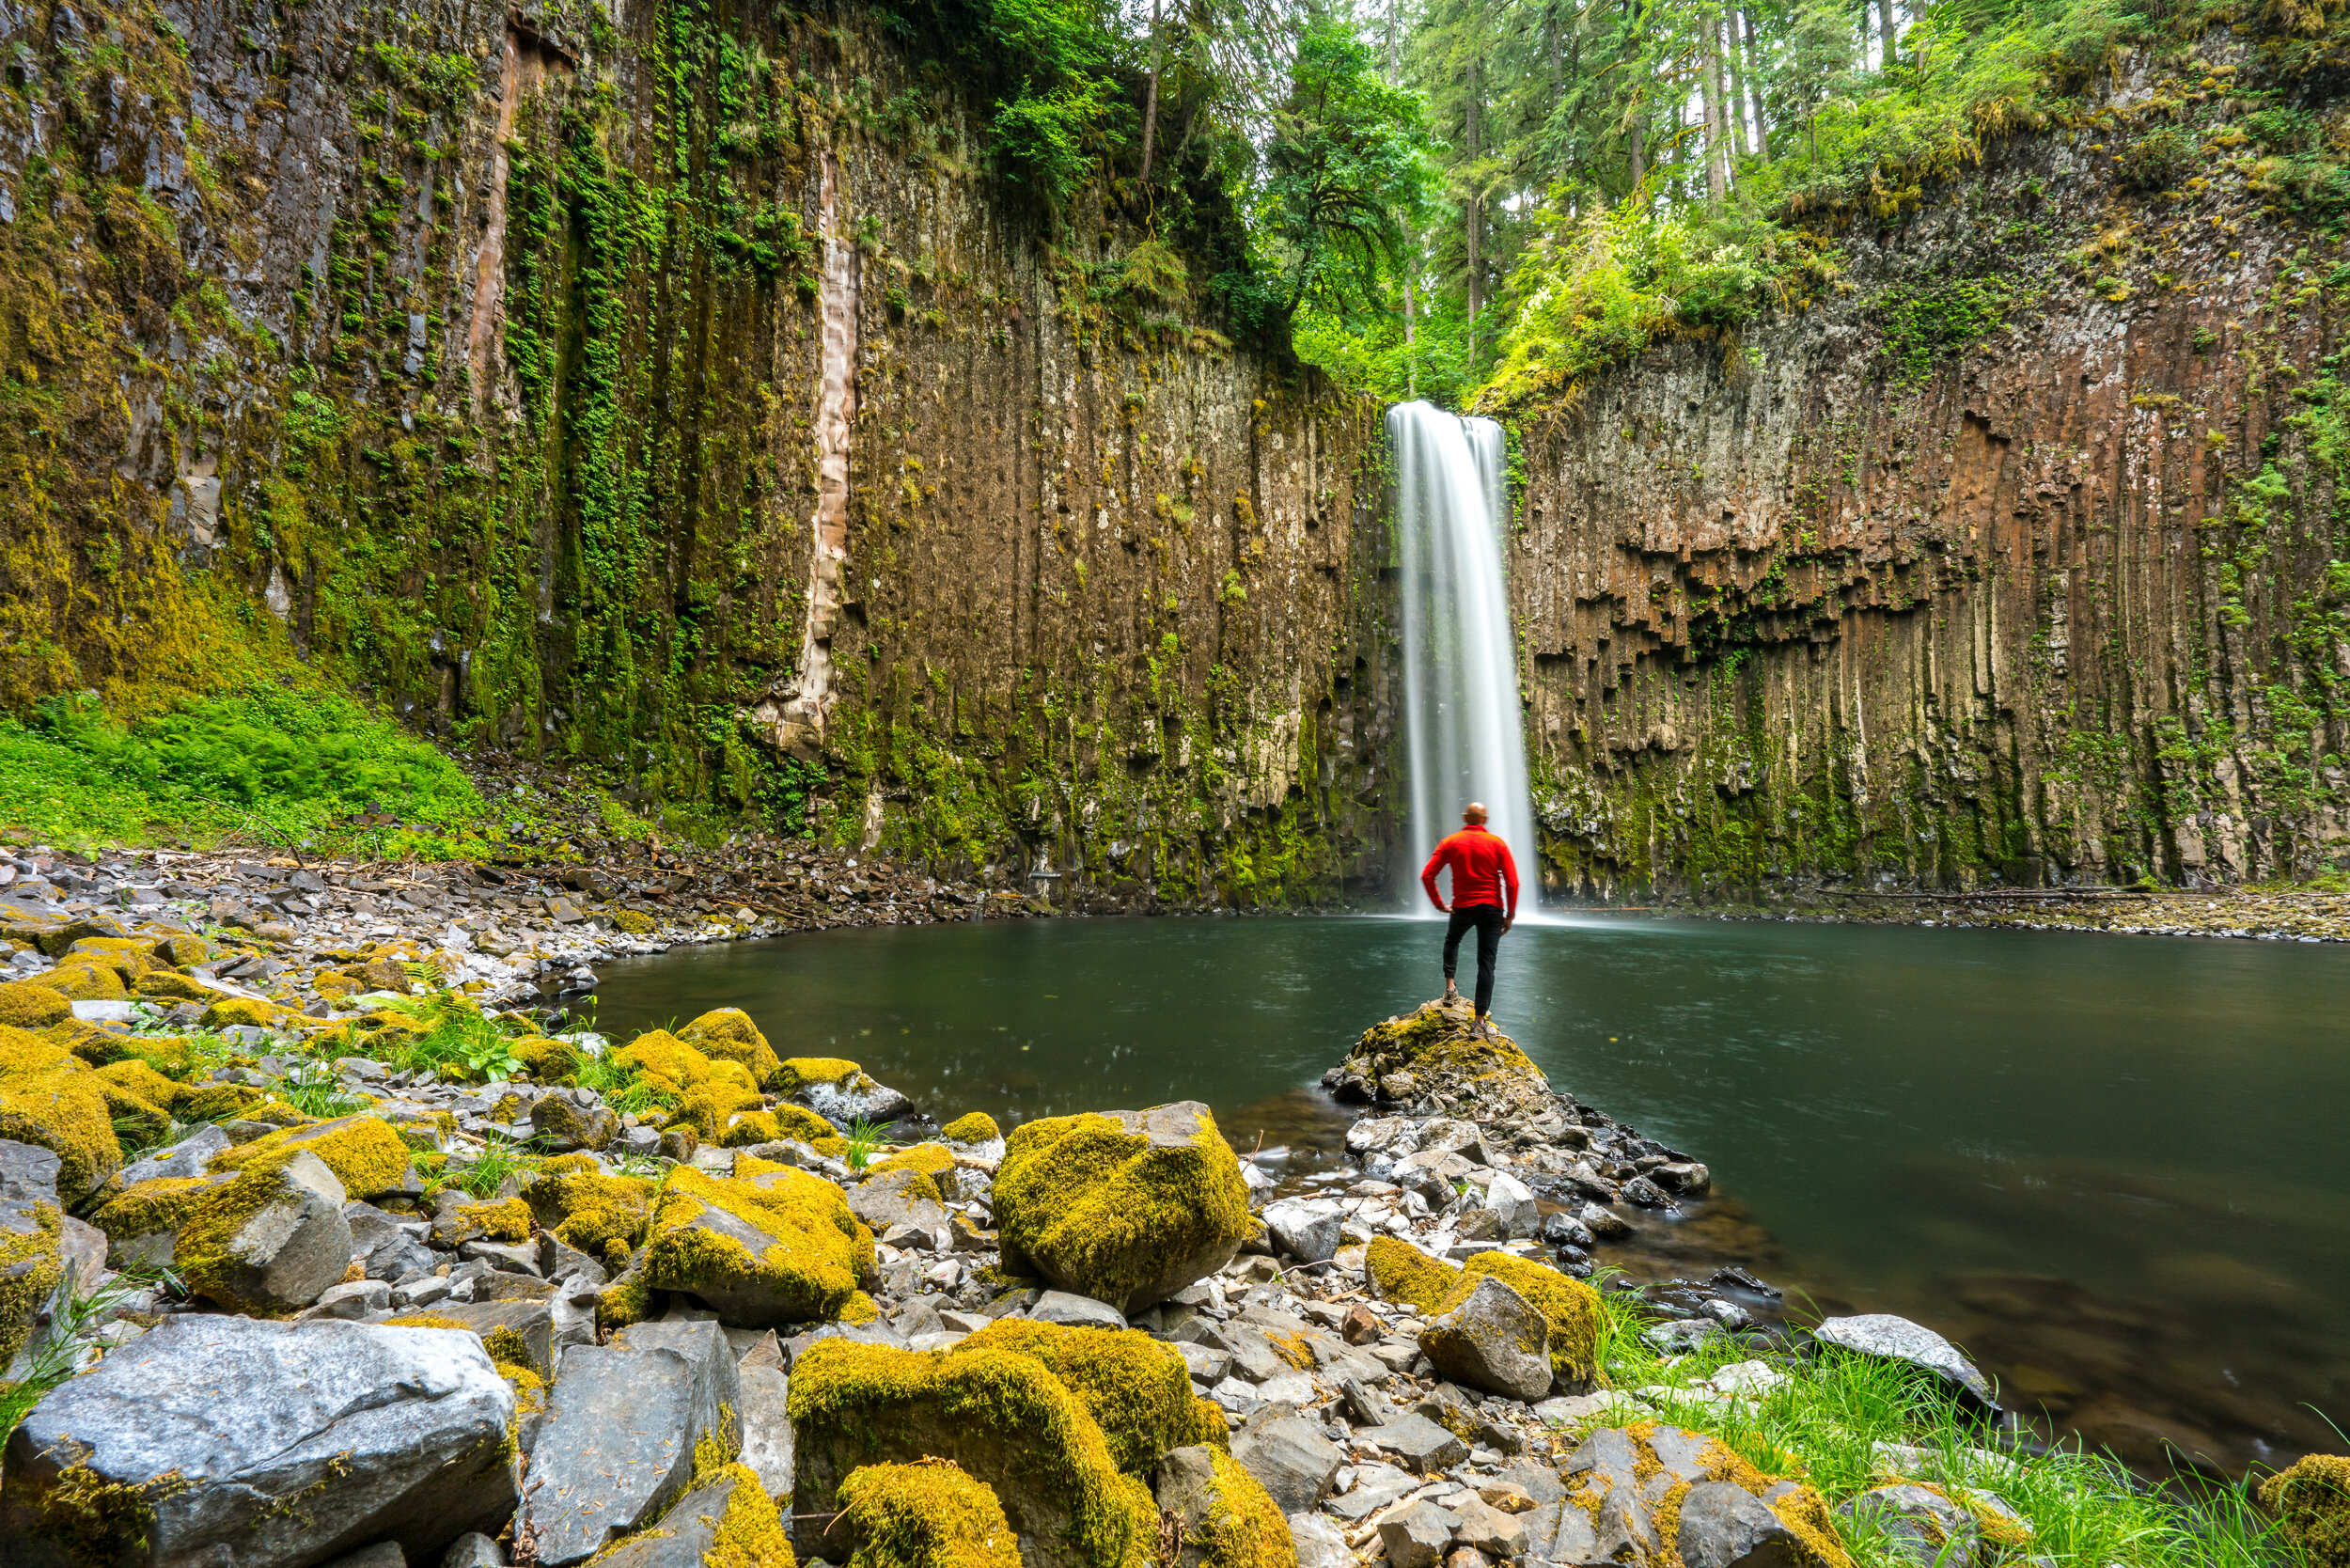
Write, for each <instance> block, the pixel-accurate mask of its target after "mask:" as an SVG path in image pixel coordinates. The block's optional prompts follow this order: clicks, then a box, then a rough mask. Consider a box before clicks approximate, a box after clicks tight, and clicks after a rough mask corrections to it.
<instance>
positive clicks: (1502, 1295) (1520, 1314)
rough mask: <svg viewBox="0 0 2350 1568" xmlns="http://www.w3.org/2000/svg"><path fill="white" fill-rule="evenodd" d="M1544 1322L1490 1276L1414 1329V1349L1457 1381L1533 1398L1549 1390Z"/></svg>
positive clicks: (1547, 1335) (1547, 1331) (1518, 1397)
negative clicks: (1416, 1343)
mask: <svg viewBox="0 0 2350 1568" xmlns="http://www.w3.org/2000/svg"><path fill="white" fill-rule="evenodd" d="M1549 1344H1550V1325H1548V1324H1547V1323H1546V1322H1544V1321H1543V1315H1542V1314H1541V1313H1540V1312H1538V1311H1536V1310H1535V1309H1533V1307H1532V1306H1531V1305H1529V1304H1528V1301H1527V1299H1526V1298H1525V1297H1524V1296H1522V1295H1520V1294H1518V1293H1517V1292H1515V1291H1513V1290H1512V1289H1511V1288H1510V1287H1509V1286H1507V1285H1505V1284H1503V1283H1502V1282H1501V1281H1500V1280H1498V1279H1496V1278H1493V1277H1492V1276H1491V1275H1487V1276H1484V1277H1483V1278H1480V1279H1479V1280H1478V1281H1477V1288H1476V1289H1474V1290H1472V1291H1471V1292H1470V1293H1469V1294H1468V1298H1467V1299H1466V1300H1465V1301H1463V1302H1462V1303H1461V1304H1460V1305H1459V1306H1458V1307H1455V1308H1454V1309H1452V1310H1450V1311H1449V1312H1447V1313H1445V1314H1444V1315H1443V1316H1441V1317H1439V1318H1437V1319H1435V1320H1434V1322H1432V1323H1431V1324H1430V1325H1428V1326H1427V1327H1426V1328H1425V1329H1423V1330H1421V1331H1420V1336H1419V1348H1420V1353H1421V1354H1422V1355H1424V1356H1427V1357H1428V1359H1429V1360H1430V1361H1432V1362H1434V1364H1435V1367H1436V1370H1437V1371H1438V1372H1442V1373H1444V1374H1445V1376H1447V1377H1449V1378H1450V1379H1452V1380H1453V1381H1455V1382H1458V1383H1465V1384H1467V1385H1468V1386H1469V1387H1470V1388H1482V1389H1483V1390H1485V1391H1486V1392H1487V1393H1493V1394H1507V1395H1508V1396H1509V1397H1510V1398H1512V1399H1515V1400H1525V1401H1528V1402H1531V1401H1534V1400H1538V1399H1541V1398H1542V1397H1543V1395H1544V1394H1547V1393H1549V1392H1550V1355H1549V1348H1548V1347H1549Z"/></svg>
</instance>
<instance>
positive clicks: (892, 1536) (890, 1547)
mask: <svg viewBox="0 0 2350 1568" xmlns="http://www.w3.org/2000/svg"><path fill="white" fill-rule="evenodd" d="M834 1500H835V1501H836V1502H837V1503H838V1505H839V1508H840V1512H841V1518H840V1529H841V1530H842V1532H843V1534H844V1535H845V1536H846V1538H847V1539H848V1540H849V1541H851V1542H853V1543H854V1549H853V1550H852V1551H851V1552H850V1554H849V1568H1020V1547H1019V1540H1018V1538H1017V1537H1016V1536H1015V1535H1014V1534H1013V1533H1012V1529H1011V1524H1010V1523H1009V1522H1007V1521H1006V1520H1005V1518H1004V1507H1003V1504H1001V1503H999V1502H997V1501H996V1500H995V1493H994V1492H992V1491H990V1490H989V1489H988V1486H987V1484H986V1482H980V1481H977V1480H974V1479H973V1478H972V1477H970V1476H968V1475H965V1474H964V1471H963V1468H962V1466H958V1465H956V1464H955V1463H954V1462H953V1461H951V1460H946V1459H919V1460H917V1461H915V1462H914V1463H913V1464H911V1465H867V1466H862V1467H861V1468H858V1469H855V1470H852V1471H850V1472H849V1476H848V1479H847V1480H845V1481H843V1482H841V1483H840V1488H839V1490H838V1492H837V1493H835V1494H834Z"/></svg>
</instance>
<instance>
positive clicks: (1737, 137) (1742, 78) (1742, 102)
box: [1721, 10, 1747, 158]
mask: <svg viewBox="0 0 2350 1568" xmlns="http://www.w3.org/2000/svg"><path fill="white" fill-rule="evenodd" d="M1721 25H1722V57H1723V58H1724V59H1727V60H1728V61H1729V62H1730V97H1729V99H1728V100H1727V101H1726V102H1724V104H1723V105H1722V106H1723V108H1724V109H1726V110H1727V111H1728V112H1729V115H1730V145H1731V150H1732V151H1734V152H1736V153H1737V155H1738V156H1739V157H1741V158H1744V157H1745V156H1746V155H1747V68H1746V63H1745V62H1744V61H1742V60H1741V59H1740V58H1739V57H1738V55H1739V50H1738V13H1737V12H1736V11H1735V10H1732V11H1729V12H1727V13H1725V14H1724V15H1723V17H1722V24H1721Z"/></svg>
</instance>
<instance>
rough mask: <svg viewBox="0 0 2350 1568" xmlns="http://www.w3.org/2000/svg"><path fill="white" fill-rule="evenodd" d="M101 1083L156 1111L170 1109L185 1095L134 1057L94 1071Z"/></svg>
mask: <svg viewBox="0 0 2350 1568" xmlns="http://www.w3.org/2000/svg"><path fill="white" fill-rule="evenodd" d="M93 1071H95V1072H96V1073H97V1074H98V1076H99V1078H100V1080H101V1081H102V1082H104V1083H109V1084H112V1085H113V1086H114V1087H115V1088H116V1089H118V1090H122V1091H123V1092H124V1093H127V1094H132V1095H135V1096H137V1097H138V1098H139V1099H140V1100H143V1101H145V1102H146V1103H147V1104H148V1105H153V1106H154V1107H156V1108H157V1109H158V1110H165V1111H167V1110H169V1109H171V1108H172V1106H174V1105H178V1104H179V1102H180V1096H181V1095H183V1094H185V1093H186V1092H187V1090H186V1088H185V1086H183V1085H180V1084H176V1083H173V1082H172V1081H171V1080H170V1079H169V1078H166V1077H164V1075H163V1074H161V1073H158V1072H156V1071H155V1069H153V1068H152V1067H149V1065H148V1064H147V1063H146V1062H144V1061H142V1060H140V1059H139V1058H136V1057H125V1058H122V1059H121V1060H120V1061H110V1062H108V1063H107V1064H106V1065H105V1066H103V1067H100V1068H96V1069H93Z"/></svg>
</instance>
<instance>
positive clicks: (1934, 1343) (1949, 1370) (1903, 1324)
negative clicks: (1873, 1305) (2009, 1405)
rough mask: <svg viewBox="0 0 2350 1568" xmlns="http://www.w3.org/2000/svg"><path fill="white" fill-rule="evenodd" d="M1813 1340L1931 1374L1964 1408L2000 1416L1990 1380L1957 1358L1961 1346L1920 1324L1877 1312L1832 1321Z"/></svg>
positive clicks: (1964, 1360) (1815, 1331) (1815, 1330)
mask: <svg viewBox="0 0 2350 1568" xmlns="http://www.w3.org/2000/svg"><path fill="white" fill-rule="evenodd" d="M1811 1335H1812V1338H1813V1339H1815V1340H1817V1341H1819V1342H1820V1343H1822V1344H1824V1345H1830V1346H1833V1347H1835V1348H1836V1349H1838V1350H1843V1351H1849V1352H1851V1353H1852V1354H1854V1355H1856V1356H1877V1357H1879V1358H1880V1359H1883V1360H1888V1361H1900V1362H1904V1363H1905V1364H1907V1365H1909V1366H1913V1367H1916V1368H1918V1369H1919V1370H1920V1371H1922V1372H1930V1373H1932V1374H1933V1375H1934V1376H1935V1378H1937V1379H1939V1380H1940V1381H1941V1382H1942V1383H1943V1385H1944V1386H1945V1387H1946V1388H1948V1389H1949V1391H1950V1392H1951V1393H1952V1394H1954V1395H1956V1396H1957V1397H1958V1399H1959V1400H1960V1402H1961V1403H1966V1404H1969V1405H1972V1406H1973V1407H1974V1408H1975V1409H1977V1410H1978V1411H1981V1412H1982V1413H1984V1414H1996V1413H1997V1412H1998V1408H1999V1403H1998V1396H1997V1395H1996V1394H1994V1393H1993V1392H1992V1389H1991V1382H1990V1380H1989V1379H1988V1378H1986V1377H1984V1376H1983V1375H1982V1372H1980V1371H1979V1370H1978V1369H1977V1368H1976V1366H1975V1364H1974V1363H1973V1362H1972V1361H1969V1360H1968V1359H1966V1356H1962V1355H1960V1354H1959V1351H1958V1347H1957V1346H1955V1345H1953V1344H1951V1341H1948V1340H1946V1339H1944V1338H1943V1337H1942V1336H1941V1335H1939V1334H1936V1333H1935V1331H1934V1330H1933V1329H1931V1328H1928V1327H1926V1326H1925V1325H1922V1324H1916V1323H1912V1322H1910V1321H1909V1320H1908V1319H1907V1318H1902V1317H1895V1316H1893V1315H1892V1314H1891V1313H1889V1312H1879V1313H1872V1314H1870V1315H1868V1316H1864V1317H1851V1318H1830V1319H1828V1320H1827V1321H1826V1322H1825V1323H1823V1324H1821V1325H1819V1327H1817V1328H1815V1329H1813V1330H1812V1331H1811Z"/></svg>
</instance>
